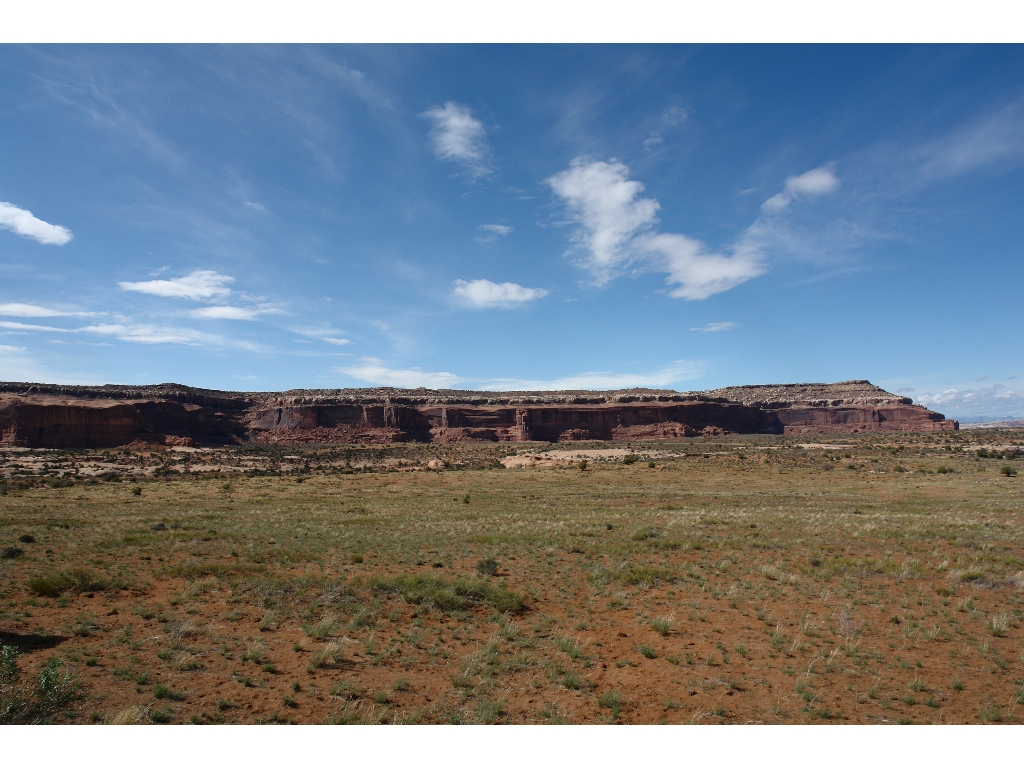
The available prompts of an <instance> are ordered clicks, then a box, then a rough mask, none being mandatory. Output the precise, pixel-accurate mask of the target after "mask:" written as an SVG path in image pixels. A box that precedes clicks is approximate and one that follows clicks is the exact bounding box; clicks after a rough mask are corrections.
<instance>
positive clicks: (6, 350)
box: [0, 344, 25, 355]
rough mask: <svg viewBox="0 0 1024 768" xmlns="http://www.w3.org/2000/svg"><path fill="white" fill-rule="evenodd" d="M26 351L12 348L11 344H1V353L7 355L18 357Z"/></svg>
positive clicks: (22, 348) (20, 348) (21, 348)
mask: <svg viewBox="0 0 1024 768" xmlns="http://www.w3.org/2000/svg"><path fill="white" fill-rule="evenodd" d="M24 351H25V348H24V347H12V346H11V345H10V344H0V353H2V354H5V355H18V354H21V353H23V352H24Z"/></svg>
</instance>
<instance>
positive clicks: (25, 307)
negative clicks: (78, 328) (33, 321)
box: [0, 304, 100, 317]
mask: <svg viewBox="0 0 1024 768" xmlns="http://www.w3.org/2000/svg"><path fill="white" fill-rule="evenodd" d="M97 314H100V313H98V312H64V311H62V310H59V309H50V308H49V307H40V306H39V305H38V304H0V315H4V316H6V317H95V316H96V315H97Z"/></svg>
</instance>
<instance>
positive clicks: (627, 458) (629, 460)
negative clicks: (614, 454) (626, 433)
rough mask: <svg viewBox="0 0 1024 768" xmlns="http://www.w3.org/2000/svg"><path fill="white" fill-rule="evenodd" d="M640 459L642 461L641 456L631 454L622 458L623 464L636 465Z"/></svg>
mask: <svg viewBox="0 0 1024 768" xmlns="http://www.w3.org/2000/svg"><path fill="white" fill-rule="evenodd" d="M639 459H640V457H639V456H636V455H635V454H632V453H630V454H627V455H625V456H623V457H622V463H623V464H636V462H637V461H638V460H639Z"/></svg>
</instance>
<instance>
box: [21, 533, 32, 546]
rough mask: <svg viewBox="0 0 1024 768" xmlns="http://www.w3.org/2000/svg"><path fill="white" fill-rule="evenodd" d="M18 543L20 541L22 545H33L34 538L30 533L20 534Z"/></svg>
mask: <svg viewBox="0 0 1024 768" xmlns="http://www.w3.org/2000/svg"><path fill="white" fill-rule="evenodd" d="M18 541H20V542H21V543H22V544H35V543H36V537H35V536H33V535H32V534H31V533H23V534H21V536H19V537H18Z"/></svg>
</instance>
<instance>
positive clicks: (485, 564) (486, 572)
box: [476, 557, 498, 576]
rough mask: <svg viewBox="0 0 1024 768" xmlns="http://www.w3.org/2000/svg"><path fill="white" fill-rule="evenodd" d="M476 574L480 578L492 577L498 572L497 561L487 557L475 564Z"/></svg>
mask: <svg viewBox="0 0 1024 768" xmlns="http://www.w3.org/2000/svg"><path fill="white" fill-rule="evenodd" d="M476 572H477V573H479V574H480V575H481V576H493V575H494V574H496V573H497V572H498V561H497V560H495V559H494V558H493V557H488V558H487V559H485V560H481V561H480V562H479V563H477V564H476Z"/></svg>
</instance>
